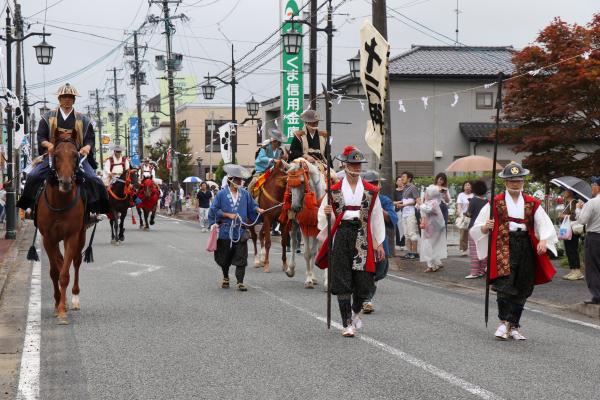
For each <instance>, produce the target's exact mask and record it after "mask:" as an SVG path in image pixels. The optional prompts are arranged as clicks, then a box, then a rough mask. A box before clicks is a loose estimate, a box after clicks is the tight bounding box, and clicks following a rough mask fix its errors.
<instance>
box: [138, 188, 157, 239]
mask: <svg viewBox="0 0 600 400" xmlns="http://www.w3.org/2000/svg"><path fill="white" fill-rule="evenodd" d="M137 197H138V199H139V202H138V204H136V208H137V212H138V216H139V218H140V229H144V230H148V229H150V226H149V225H148V216H150V225H154V218H155V217H156V206H157V205H158V200H159V198H160V190H159V189H158V186H156V184H155V183H154V181H153V180H152V178H145V179H143V180H142V182H141V184H140V187H139V189H138V190H137ZM142 212H143V218H142Z"/></svg>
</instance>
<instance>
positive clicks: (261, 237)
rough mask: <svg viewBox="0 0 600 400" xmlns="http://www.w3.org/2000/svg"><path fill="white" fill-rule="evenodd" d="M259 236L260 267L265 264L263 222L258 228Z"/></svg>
mask: <svg viewBox="0 0 600 400" xmlns="http://www.w3.org/2000/svg"><path fill="white" fill-rule="evenodd" d="M259 238H260V254H259V260H260V266H261V267H262V266H264V265H265V225H264V223H263V226H262V227H261V228H260V232H259Z"/></svg>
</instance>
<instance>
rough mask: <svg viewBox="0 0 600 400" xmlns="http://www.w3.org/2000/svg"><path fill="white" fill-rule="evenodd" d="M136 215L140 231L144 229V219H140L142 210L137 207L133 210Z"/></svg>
mask: <svg viewBox="0 0 600 400" xmlns="http://www.w3.org/2000/svg"><path fill="white" fill-rule="evenodd" d="M135 209H136V210H137V213H138V219H139V220H140V229H144V218H143V217H142V209H141V208H139V207H136V208H135Z"/></svg>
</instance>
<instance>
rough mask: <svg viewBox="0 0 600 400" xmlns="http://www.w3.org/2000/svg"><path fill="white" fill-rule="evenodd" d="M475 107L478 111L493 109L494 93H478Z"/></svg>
mask: <svg viewBox="0 0 600 400" xmlns="http://www.w3.org/2000/svg"><path fill="white" fill-rule="evenodd" d="M475 107H476V108H478V109H485V108H493V107H494V95H493V94H492V93H477V94H476V98H475Z"/></svg>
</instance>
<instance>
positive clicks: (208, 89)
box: [202, 44, 238, 162]
mask: <svg viewBox="0 0 600 400" xmlns="http://www.w3.org/2000/svg"><path fill="white" fill-rule="evenodd" d="M204 78H206V79H207V83H206V84H204V85H202V95H203V96H204V98H205V99H206V100H212V99H213V98H214V97H215V89H216V88H215V86H214V85H211V83H210V75H208V76H205V77H204ZM213 78H214V79H216V80H218V81H219V82H221V83H223V84H225V85H230V86H231V123H232V124H234V125H235V124H236V120H235V85H237V84H238V81H237V80H236V79H235V59H234V58H233V44H232V45H231V80H230V81H226V80H223V79H221V78H219V77H218V76H215V77H213ZM232 136H233V138H232V141H231V144H232V145H231V158H232V160H233V161H234V162H235V153H236V151H237V136H236V135H235V134H232ZM211 150H212V149H211Z"/></svg>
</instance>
